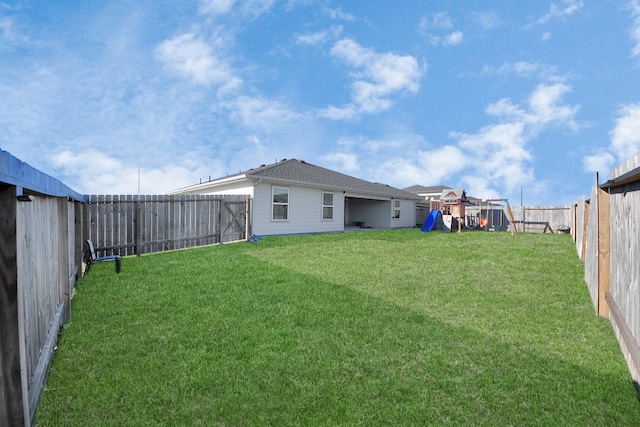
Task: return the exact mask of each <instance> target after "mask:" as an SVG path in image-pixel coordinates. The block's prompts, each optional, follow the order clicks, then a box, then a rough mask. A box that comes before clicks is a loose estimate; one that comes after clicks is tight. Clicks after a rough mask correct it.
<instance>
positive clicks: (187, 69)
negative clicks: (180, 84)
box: [156, 33, 242, 91]
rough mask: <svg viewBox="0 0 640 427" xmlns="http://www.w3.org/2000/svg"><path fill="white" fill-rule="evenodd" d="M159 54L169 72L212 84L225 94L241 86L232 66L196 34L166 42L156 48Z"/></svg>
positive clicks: (201, 82)
mask: <svg viewBox="0 0 640 427" xmlns="http://www.w3.org/2000/svg"><path fill="white" fill-rule="evenodd" d="M156 55H157V57H158V59H159V60H160V61H161V62H162V63H164V64H165V66H166V67H167V68H168V69H169V70H171V71H173V72H175V73H177V74H179V75H181V76H183V77H185V78H187V79H189V80H191V81H193V82H194V83H197V84H202V85H211V84H213V85H216V86H220V87H221V90H225V91H227V90H232V89H235V88H237V87H239V86H240V85H241V84H242V80H241V79H240V78H238V77H236V75H235V72H234V70H233V69H232V68H231V66H230V65H229V64H228V63H227V62H226V61H225V60H224V59H221V58H218V57H216V56H215V55H214V53H213V50H212V49H211V46H209V45H208V44H207V43H205V42H204V41H203V40H201V39H199V38H198V37H197V36H196V35H195V34H193V33H188V34H183V35H181V36H177V37H174V38H173V39H169V40H165V41H164V42H162V43H161V44H160V45H159V46H158V47H157V49H156Z"/></svg>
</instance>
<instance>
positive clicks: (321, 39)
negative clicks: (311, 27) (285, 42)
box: [296, 25, 342, 46]
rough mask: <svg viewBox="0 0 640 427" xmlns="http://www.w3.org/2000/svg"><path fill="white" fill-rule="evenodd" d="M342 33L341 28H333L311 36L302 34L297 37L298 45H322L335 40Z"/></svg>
mask: <svg viewBox="0 0 640 427" xmlns="http://www.w3.org/2000/svg"><path fill="white" fill-rule="evenodd" d="M340 33H342V27H341V26H339V25H338V26H333V27H331V28H329V29H326V30H323V31H318V32H315V33H311V34H301V35H298V36H297V37H296V43H298V44H302V45H312V46H316V45H320V44H323V43H325V42H326V41H328V40H331V39H335V38H336V37H338V36H339V35H340Z"/></svg>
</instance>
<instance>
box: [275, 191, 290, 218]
mask: <svg viewBox="0 0 640 427" xmlns="http://www.w3.org/2000/svg"><path fill="white" fill-rule="evenodd" d="M276 189H279V190H286V192H287V201H286V202H276V201H275V200H274V198H275V194H276V193H275V192H276ZM289 195H290V191H289V187H284V186H281V185H272V186H271V221H278V222H286V221H289ZM276 206H285V207H286V209H285V212H286V217H285V218H274V215H273V214H274V210H275V207H276Z"/></svg>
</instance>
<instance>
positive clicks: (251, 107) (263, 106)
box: [224, 96, 303, 132]
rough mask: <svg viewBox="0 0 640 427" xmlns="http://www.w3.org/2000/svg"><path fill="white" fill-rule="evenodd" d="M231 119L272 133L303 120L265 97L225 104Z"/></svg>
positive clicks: (245, 97) (297, 114)
mask: <svg viewBox="0 0 640 427" xmlns="http://www.w3.org/2000/svg"><path fill="white" fill-rule="evenodd" d="M224 107H225V108H226V109H227V110H229V111H230V113H231V117H232V118H234V119H235V120H236V121H238V122H240V123H241V124H242V125H243V126H244V127H246V128H249V129H259V130H262V131H265V132H272V131H273V130H274V129H279V128H282V127H285V126H288V125H290V124H292V123H295V122H298V121H300V120H301V119H302V118H303V115H302V114H301V113H297V112H295V111H294V110H293V109H291V108H289V107H288V106H287V105H286V104H283V103H281V102H278V101H274V100H270V99H268V98H263V97H250V96H240V97H238V98H236V99H234V100H232V101H228V102H226V103H225V104H224Z"/></svg>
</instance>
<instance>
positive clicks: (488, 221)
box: [466, 199, 518, 232]
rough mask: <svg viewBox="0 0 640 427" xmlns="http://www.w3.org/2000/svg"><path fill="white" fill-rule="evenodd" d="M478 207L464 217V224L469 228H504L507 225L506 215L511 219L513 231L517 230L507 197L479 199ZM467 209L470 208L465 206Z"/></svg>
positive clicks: (493, 229) (506, 227)
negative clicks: (477, 209)
mask: <svg viewBox="0 0 640 427" xmlns="http://www.w3.org/2000/svg"><path fill="white" fill-rule="evenodd" d="M497 202H500V203H505V205H504V206H503V205H499V204H497ZM478 207H479V208H480V209H479V211H478V212H476V213H475V214H469V215H467V218H466V226H467V228H469V229H475V228H478V227H479V228H480V229H481V230H492V231H495V230H506V229H508V227H509V223H508V221H507V218H506V217H505V209H504V208H505V207H506V208H507V209H506V215H508V219H509V220H510V221H511V225H512V227H513V231H515V232H518V228H517V226H516V222H515V220H514V218H513V211H512V210H511V205H509V199H486V200H481V201H480V204H479V205H478ZM467 210H468V211H470V210H471V209H469V208H467Z"/></svg>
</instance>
